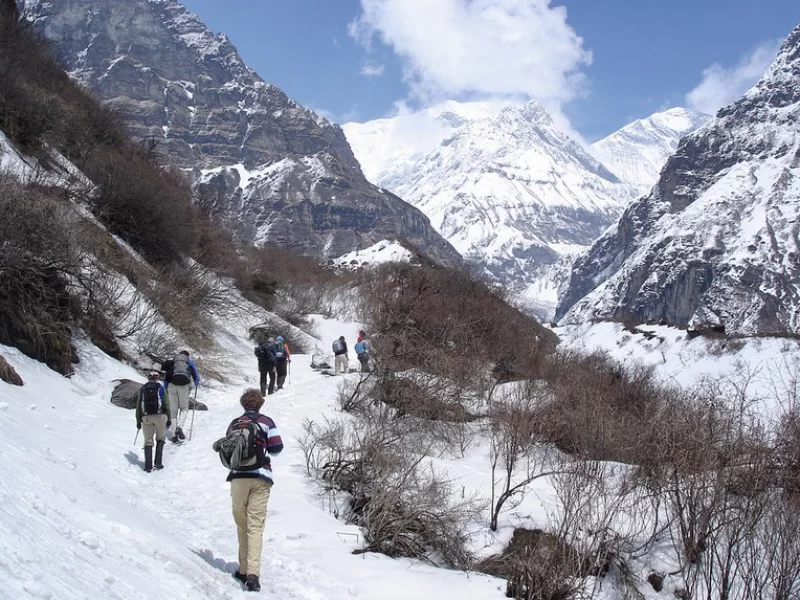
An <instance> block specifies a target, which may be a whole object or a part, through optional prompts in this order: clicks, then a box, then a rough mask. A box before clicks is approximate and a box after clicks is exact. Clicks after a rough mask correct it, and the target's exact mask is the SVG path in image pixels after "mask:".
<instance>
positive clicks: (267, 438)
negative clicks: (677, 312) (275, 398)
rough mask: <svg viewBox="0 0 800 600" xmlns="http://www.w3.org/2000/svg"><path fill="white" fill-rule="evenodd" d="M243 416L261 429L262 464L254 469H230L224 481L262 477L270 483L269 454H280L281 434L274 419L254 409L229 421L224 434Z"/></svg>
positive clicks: (271, 480) (281, 448) (270, 467)
mask: <svg viewBox="0 0 800 600" xmlns="http://www.w3.org/2000/svg"><path fill="white" fill-rule="evenodd" d="M243 417H248V418H250V419H251V420H252V421H255V422H256V423H257V424H258V428H259V429H260V430H261V442H262V443H261V444H260V446H261V448H262V451H263V452H264V466H263V467H261V468H260V469H258V470H255V471H237V470H231V471H230V473H228V478H227V479H226V481H231V480H232V479H240V478H248V477H251V478H252V477H258V478H259V479H263V480H265V481H269V482H270V483H272V482H273V479H272V465H271V463H270V460H269V455H272V456H276V455H278V454H280V452H281V450H283V440H281V434H280V433H278V427H277V425H275V421H273V420H272V419H270V418H269V417H268V416H266V415H262V414H261V413H259V412H257V411H255V410H248V411H247V412H245V413H244V414H243V415H242V416H241V417H238V418H236V419H234V420H233V421H231V424H230V425H228V431H227V432H226V435H227V434H228V433H230V432H231V428H232V427H233V424H234V423H236V422H237V421H239V419H241V418H243Z"/></svg>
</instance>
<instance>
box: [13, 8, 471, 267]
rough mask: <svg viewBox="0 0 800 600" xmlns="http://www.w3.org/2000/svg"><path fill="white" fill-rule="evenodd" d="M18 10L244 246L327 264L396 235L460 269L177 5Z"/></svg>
mask: <svg viewBox="0 0 800 600" xmlns="http://www.w3.org/2000/svg"><path fill="white" fill-rule="evenodd" d="M26 16H27V18H28V19H29V20H30V21H31V22H32V24H33V27H34V28H35V30H36V31H37V32H38V33H40V34H41V35H42V36H43V37H45V38H46V39H47V40H49V41H50V43H51V45H52V47H53V49H54V51H55V53H56V54H57V55H58V58H59V59H60V61H61V63H62V64H63V65H64V66H65V67H66V68H67V69H68V70H69V72H70V74H71V76H72V77H73V78H74V79H76V80H78V81H80V82H81V83H82V84H83V85H85V86H86V87H87V88H88V89H90V90H91V91H92V93H93V94H94V95H95V96H96V97H97V98H99V99H100V100H101V101H102V102H103V103H104V104H105V105H107V106H109V107H110V108H112V109H113V110H114V111H115V112H116V113H117V114H118V115H119V116H120V117H122V118H123V119H124V121H125V123H126V126H127V128H128V131H129V133H130V135H131V136H132V137H133V138H134V139H135V140H139V141H142V142H150V141H155V142H156V144H155V151H156V152H157V153H159V154H160V155H161V156H162V157H163V158H164V159H165V160H167V161H168V162H169V163H170V164H172V165H174V166H177V167H180V168H182V169H184V170H185V171H186V172H187V173H188V174H190V176H192V178H193V179H194V181H195V182H196V183H197V187H198V190H199V195H200V197H201V200H202V203H203V206H204V208H205V209H207V210H208V211H209V212H211V213H212V214H213V215H214V216H215V218H216V219H218V220H219V221H221V222H223V223H224V224H226V225H228V226H230V227H231V228H232V229H234V230H235V231H236V232H237V233H238V234H239V235H240V236H241V237H242V238H244V239H246V240H248V241H259V242H267V241H268V242H275V243H280V244H282V245H284V246H287V247H290V248H293V249H295V250H297V251H300V252H304V253H307V254H313V255H317V256H320V257H325V258H330V257H335V256H339V255H341V254H344V253H346V252H350V251H352V250H355V249H359V248H364V247H368V246H370V245H372V244H374V243H377V242H379V241H381V240H384V239H394V240H402V241H405V242H407V243H408V244H410V245H413V246H415V247H418V248H420V249H421V250H422V251H424V252H425V253H426V254H428V255H429V256H430V257H431V258H433V259H434V260H437V261H439V262H445V263H448V264H458V263H459V262H460V257H459V256H458V254H457V253H456V252H455V251H454V250H453V248H452V247H451V246H450V245H449V244H447V243H446V242H445V241H444V240H443V239H442V238H441V236H439V235H438V234H437V233H436V231H435V230H434V229H433V228H432V227H431V226H430V223H429V222H428V220H427V219H426V218H425V216H424V215H423V214H422V213H420V212H419V211H418V210H416V209H414V208H413V207H411V206H409V205H408V204H406V203H405V202H403V201H402V200H400V199H399V198H397V197H396V196H394V195H392V194H390V193H387V192H385V191H383V190H380V189H378V188H377V187H375V186H374V185H372V184H370V183H369V182H368V181H367V179H366V178H365V177H364V175H363V174H362V172H361V169H360V167H359V164H358V162H357V161H356V159H355V157H354V156H353V153H352V151H351V149H350V146H349V145H348V143H347V140H346V139H345V136H344V134H343V132H342V130H341V129H340V128H339V126H338V125H335V124H333V123H330V122H329V121H327V120H326V119H324V118H322V117H320V116H319V115H317V114H315V113H313V112H312V111H310V110H308V109H306V108H304V107H302V106H300V105H299V104H297V103H296V102H294V101H293V100H291V99H290V98H288V97H287V95H286V94H285V93H284V92H283V91H281V90H280V89H278V88H277V87H275V86H273V85H270V84H268V83H266V82H265V81H264V80H263V79H261V77H259V75H258V74H257V73H255V72H254V71H253V70H252V69H250V68H249V67H248V66H247V65H246V64H245V63H244V61H243V60H242V58H241V57H240V56H239V54H238V53H237V51H236V48H235V47H234V46H233V44H231V42H230V41H229V40H228V39H227V38H226V37H225V36H224V35H215V34H214V33H213V32H211V31H210V30H209V29H208V28H207V27H206V26H205V25H204V24H203V23H202V22H201V21H200V20H199V19H198V18H197V17H196V16H195V15H193V14H191V13H190V12H188V11H187V10H186V9H185V8H184V7H183V6H182V5H181V4H180V3H179V2H177V0H69V1H63V2H62V1H59V2H46V1H45V0H29V1H28V2H27V3H26ZM210 174H213V176H210ZM251 174H252V175H251ZM259 175H263V176H259Z"/></svg>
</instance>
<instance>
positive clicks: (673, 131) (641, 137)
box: [592, 107, 711, 195]
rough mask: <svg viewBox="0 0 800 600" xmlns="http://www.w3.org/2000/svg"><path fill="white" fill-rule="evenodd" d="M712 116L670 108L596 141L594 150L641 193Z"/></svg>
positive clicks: (618, 174)
mask: <svg viewBox="0 0 800 600" xmlns="http://www.w3.org/2000/svg"><path fill="white" fill-rule="evenodd" d="M710 119H711V116H709V115H706V114H703V113H700V112H697V111H694V110H692V109H689V108H683V107H673V108H669V109H667V110H665V111H662V112H657V113H653V114H652V115H650V116H648V117H645V118H643V119H637V120H635V121H633V122H632V123H629V124H628V125H625V126H624V127H622V128H621V129H619V130H618V131H615V132H614V133H612V134H611V135H609V136H607V137H605V138H603V139H602V140H599V141H597V142H595V143H594V144H592V149H593V151H594V152H595V154H596V155H597V157H598V158H599V159H600V161H601V162H602V163H603V164H605V165H606V166H607V167H608V168H609V169H611V171H612V172H613V173H614V174H615V175H617V176H618V177H619V178H620V179H622V180H623V181H625V182H626V183H628V184H629V185H631V186H633V188H634V190H635V192H636V194H637V195H641V194H644V193H646V192H648V191H649V190H650V188H651V187H652V185H653V184H654V183H655V182H656V181H657V180H658V176H659V174H660V173H661V169H662V168H663V166H664V164H665V163H666V162H667V159H668V158H669V157H670V156H671V155H672V154H673V153H674V152H675V150H676V149H677V148H678V143H679V142H680V140H681V138H682V137H683V136H685V135H686V134H688V133H691V132H692V131H695V130H696V129H698V128H699V127H701V126H703V125H704V124H705V123H706V122H708V121H709V120H710Z"/></svg>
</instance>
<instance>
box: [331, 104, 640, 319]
mask: <svg viewBox="0 0 800 600" xmlns="http://www.w3.org/2000/svg"><path fill="white" fill-rule="evenodd" d="M404 123H412V124H414V125H412V126H410V128H409V130H410V131H411V133H408V131H409V130H406V129H404ZM424 123H433V128H432V129H431V130H430V131H428V134H429V135H428V137H424V138H423V137H421V136H415V135H414V133H413V132H414V129H415V127H417V126H419V125H420V124H424ZM344 129H345V132H346V133H347V135H348V139H349V141H350V143H351V145H352V146H353V149H354V152H355V153H356V156H357V158H359V160H360V161H362V162H363V163H365V164H369V165H370V167H369V168H368V169H367V172H368V173H371V174H372V176H373V178H374V179H375V181H376V182H377V183H379V184H380V185H383V186H385V187H387V188H389V189H391V191H393V192H394V193H396V194H398V195H399V196H401V197H402V198H404V199H405V200H406V201H407V202H409V203H411V204H413V205H414V206H417V207H418V208H420V209H421V210H422V211H423V212H424V213H425V214H426V215H427V216H428V217H429V218H430V220H431V224H432V225H433V226H434V227H435V228H436V229H437V230H438V231H439V232H440V233H441V234H442V235H443V236H444V237H445V239H447V240H448V241H449V242H450V243H451V244H453V246H455V248H456V249H457V250H458V251H459V252H460V253H461V254H462V256H464V257H465V258H466V259H467V260H469V261H471V262H472V263H474V264H475V265H477V267H478V268H479V269H480V270H482V271H483V272H484V273H486V274H487V275H489V276H490V277H493V278H495V279H497V280H499V281H501V282H503V283H505V284H506V285H509V286H510V287H512V288H513V289H515V290H516V291H518V292H520V291H522V290H527V293H526V296H529V301H526V304H528V305H529V306H534V307H536V311H537V313H538V314H539V316H540V317H542V318H550V317H551V316H552V313H553V309H554V296H555V295H554V294H553V293H552V290H554V289H557V288H558V287H559V285H560V283H561V282H562V281H563V279H564V269H563V268H556V267H554V266H555V265H559V264H563V260H562V259H563V257H564V256H565V255H570V254H574V253H575V252H577V251H579V250H581V249H583V248H584V247H586V246H588V245H589V244H591V243H592V242H593V241H594V239H596V238H597V236H599V235H600V233H601V232H602V231H603V230H604V229H605V228H606V227H607V226H608V225H610V224H611V223H612V222H613V220H614V219H616V217H617V216H618V215H619V214H620V213H621V211H622V209H623V208H624V207H625V206H626V204H627V203H628V202H629V201H630V200H631V199H632V197H633V196H632V193H631V190H630V188H629V187H628V186H627V185H625V184H623V183H621V182H620V181H619V180H618V179H617V177H615V176H614V175H613V174H612V173H610V172H609V170H608V169H606V168H605V167H604V166H603V165H602V164H600V163H599V162H598V161H597V160H596V159H595V158H594V157H592V156H591V155H590V154H588V153H587V152H586V151H585V150H584V149H583V148H582V147H581V145H580V144H579V143H578V142H577V141H575V140H574V139H572V138H571V137H569V136H568V135H567V134H565V133H563V132H562V131H560V130H559V128H558V127H557V126H556V125H555V124H554V122H553V119H552V118H551V116H550V115H549V114H548V113H547V111H546V110H545V109H544V108H543V107H542V106H541V105H539V104H538V103H536V102H531V103H528V104H526V105H507V106H502V107H501V106H499V105H494V104H477V105H473V104H459V103H455V102H453V103H448V104H447V105H444V106H441V107H436V108H435V109H431V110H430V111H427V112H424V113H419V114H415V115H404V116H401V117H396V118H395V120H393V119H384V120H381V121H378V122H372V123H367V124H363V125H358V126H355V125H347V126H345V128H344ZM398 132H400V133H398ZM448 133H449V135H447V137H444V138H442V137H441V136H442V135H443V134H448ZM402 135H407V136H408V137H409V141H407V142H403V141H402ZM437 137H439V138H440V139H439V141H438V143H435V142H436V139H437ZM395 139H400V140H401V141H400V142H399V143H397V144H395V142H394V140H395ZM384 148H394V150H391V151H390V154H391V153H394V154H392V155H391V159H390V160H376V159H375V158H374V156H375V155H376V154H379V153H380V152H381V151H382V150H383V149H384ZM537 290H548V291H547V293H546V294H545V295H543V296H538V295H537V294H538V292H537Z"/></svg>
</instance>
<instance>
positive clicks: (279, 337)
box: [275, 335, 283, 342]
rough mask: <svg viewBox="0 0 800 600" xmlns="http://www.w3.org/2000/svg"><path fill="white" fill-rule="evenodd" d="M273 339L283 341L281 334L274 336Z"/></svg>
mask: <svg viewBox="0 0 800 600" xmlns="http://www.w3.org/2000/svg"><path fill="white" fill-rule="evenodd" d="M275 341H276V342H282V341H283V336H282V335H279V336H278V337H276V338H275Z"/></svg>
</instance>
